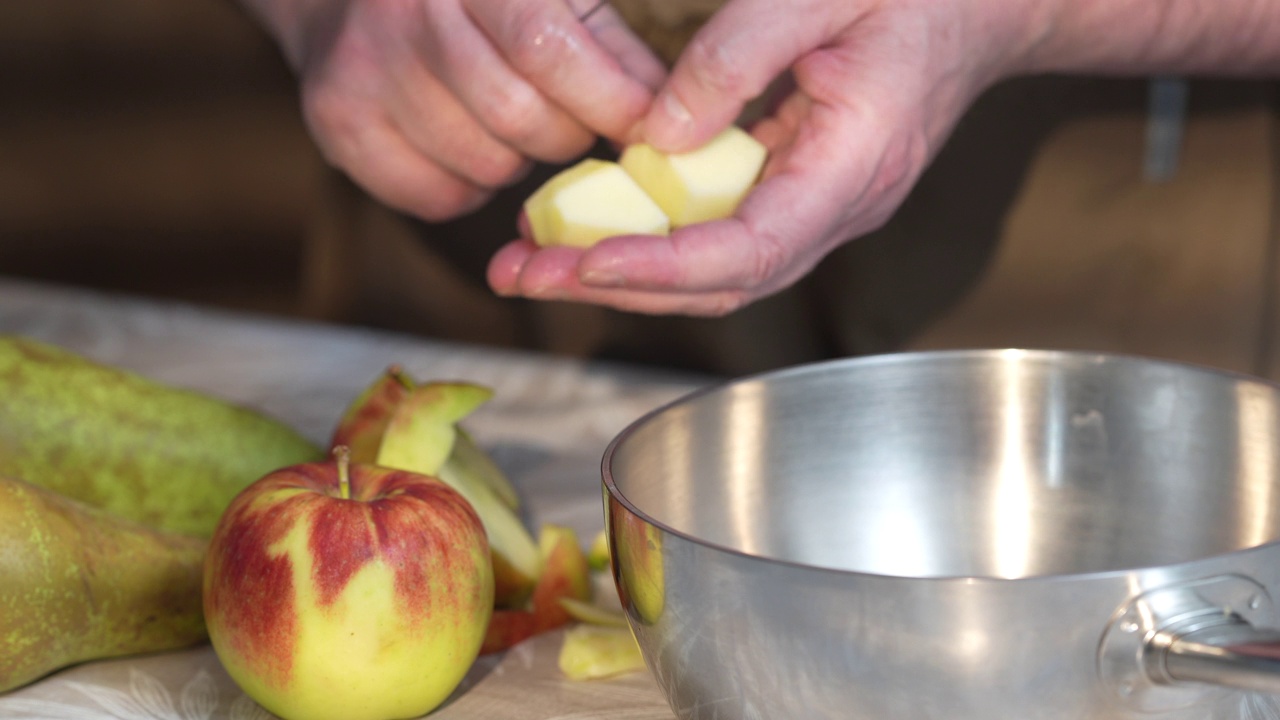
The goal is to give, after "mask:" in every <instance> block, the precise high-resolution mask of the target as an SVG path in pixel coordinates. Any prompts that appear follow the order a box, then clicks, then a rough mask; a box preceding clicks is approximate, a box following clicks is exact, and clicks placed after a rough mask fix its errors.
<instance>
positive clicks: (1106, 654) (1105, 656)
mask: <svg viewBox="0 0 1280 720" xmlns="http://www.w3.org/2000/svg"><path fill="white" fill-rule="evenodd" d="M1098 672H1099V680H1100V681H1101V682H1102V684H1103V685H1104V686H1105V687H1107V688H1108V689H1109V690H1110V691H1111V695H1112V697H1113V698H1114V699H1115V700H1116V701H1117V702H1119V703H1121V704H1122V705H1124V706H1126V707H1128V708H1130V709H1133V710H1138V711H1141V712H1152V713H1158V712H1165V711H1170V710H1174V709H1178V708H1186V707H1191V706H1194V705H1196V704H1198V703H1201V702H1204V701H1205V700H1206V699H1207V696H1210V695H1214V694H1221V693H1224V692H1227V691H1229V690H1233V689H1234V690H1248V691H1255V692H1261V693H1267V694H1270V695H1275V696H1277V698H1276V699H1277V700H1280V626H1277V623H1276V613H1275V611H1274V608H1273V607H1272V601H1271V597H1270V595H1269V594H1268V593H1267V591H1266V588H1264V587H1263V586H1262V585H1261V584H1259V583H1258V582H1257V581H1255V580H1253V579H1251V578H1248V577H1245V576H1242V575H1219V576H1214V577H1211V578H1206V579H1201V580H1195V581H1191V582H1183V583H1177V584H1174V585H1169V586H1164V587H1160V588H1156V589H1154V590H1148V591H1146V592H1144V593H1142V594H1140V595H1138V596H1136V597H1134V598H1132V599H1131V600H1130V601H1129V602H1128V603H1126V604H1125V605H1124V606H1123V607H1121V608H1120V609H1119V610H1118V611H1117V612H1116V613H1115V615H1113V616H1112V619H1111V623H1110V624H1109V625H1108V627H1107V629H1106V631H1105V632H1104V633H1103V636H1102V642H1101V643H1100V645H1099V648H1098Z"/></svg>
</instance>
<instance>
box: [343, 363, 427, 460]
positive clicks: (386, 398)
mask: <svg viewBox="0 0 1280 720" xmlns="http://www.w3.org/2000/svg"><path fill="white" fill-rule="evenodd" d="M413 385H414V382H413V380H412V379H411V378H409V376H408V375H406V374H405V373H404V371H403V370H402V369H401V367H400V366H399V365H391V366H390V367H388V368H387V369H386V370H385V371H383V372H382V374H380V375H378V377H377V378H376V379H375V380H374V381H373V382H372V383H370V384H369V386H368V387H366V388H365V389H364V390H363V391H362V392H361V393H360V394H359V395H358V396H356V399H355V400H353V401H352V402H351V404H350V405H349V406H348V407H347V409H346V411H345V412H343V414H342V418H341V419H340V420H339V421H338V425H337V427H336V428H334V431H333V438H332V439H330V440H329V448H330V449H331V450H332V449H333V448H336V447H338V446H345V447H346V448H347V449H348V457H350V458H351V462H353V463H372V462H373V461H374V460H376V459H377V457H378V446H379V445H381V444H382V434H383V433H384V432H386V430H387V423H388V422H390V420H391V416H392V415H393V414H395V410H396V407H397V406H399V405H400V403H401V402H402V401H404V399H405V398H407V397H408V396H409V391H410V390H412V389H413Z"/></svg>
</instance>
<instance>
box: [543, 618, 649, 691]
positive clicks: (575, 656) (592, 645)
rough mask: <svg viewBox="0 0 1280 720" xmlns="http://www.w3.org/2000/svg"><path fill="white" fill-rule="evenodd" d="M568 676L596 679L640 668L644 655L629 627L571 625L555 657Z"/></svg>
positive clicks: (576, 678) (641, 668) (571, 678)
mask: <svg viewBox="0 0 1280 720" xmlns="http://www.w3.org/2000/svg"><path fill="white" fill-rule="evenodd" d="M558 664H559V667H560V671H561V672H563V673H564V674H565V677H567V678H569V679H570V680H598V679H602V678H609V677H615V676H618V675H621V674H624V673H630V672H635V671H637V670H643V669H644V656H643V655H642V654H641V653H640V646H639V645H637V644H636V639H635V636H633V635H632V634H631V628H629V627H616V626H610V625H585V624H584V625H575V626H573V627H571V628H569V629H568V630H566V631H565V634H564V644H562V645H561V646H560V656H559V658H558Z"/></svg>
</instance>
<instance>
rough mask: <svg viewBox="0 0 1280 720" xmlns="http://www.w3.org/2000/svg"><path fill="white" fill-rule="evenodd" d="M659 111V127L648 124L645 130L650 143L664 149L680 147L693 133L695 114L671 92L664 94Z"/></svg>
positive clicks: (659, 102)
mask: <svg viewBox="0 0 1280 720" xmlns="http://www.w3.org/2000/svg"><path fill="white" fill-rule="evenodd" d="M658 111H659V113H660V115H659V117H658V124H657V127H656V128H655V127H653V123H648V124H647V126H646V128H645V130H646V131H647V134H648V136H649V138H648V139H649V142H650V143H651V144H653V145H657V146H658V147H663V148H671V147H680V146H681V145H682V144H683V143H684V141H685V139H686V138H687V137H689V134H690V133H691V132H692V131H693V113H691V112H689V108H687V107H685V106H684V103H682V102H680V98H678V97H676V95H675V93H673V92H670V91H667V92H665V93H663V94H662V98H661V99H660V100H659V101H658Z"/></svg>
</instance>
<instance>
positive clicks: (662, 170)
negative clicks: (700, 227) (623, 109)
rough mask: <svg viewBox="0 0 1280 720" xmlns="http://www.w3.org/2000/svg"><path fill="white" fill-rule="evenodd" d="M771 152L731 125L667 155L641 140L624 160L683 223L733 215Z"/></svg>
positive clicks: (674, 220) (673, 223)
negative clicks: (708, 138)
mask: <svg viewBox="0 0 1280 720" xmlns="http://www.w3.org/2000/svg"><path fill="white" fill-rule="evenodd" d="M766 155H767V152H766V150H765V147H764V145H761V144H760V141H758V140H756V139H755V138H753V137H751V135H749V134H747V132H746V131H744V130H742V129H741V128H738V127H730V128H728V129H727V130H725V131H724V132H722V133H720V134H719V135H717V136H716V137H714V138H712V140H711V141H710V142H708V143H707V144H706V145H703V146H702V147H700V148H698V149H696V150H691V151H689V152H684V153H675V154H671V155H668V154H665V153H661V152H659V151H658V150H657V149H655V148H654V147H653V146H652V145H648V144H644V143H641V144H636V145H632V146H630V147H628V148H627V149H626V150H625V151H623V153H622V158H621V159H620V160H619V163H620V164H621V165H622V168H623V169H624V170H626V171H627V174H629V175H630V176H631V177H632V178H634V179H635V181H636V183H637V184H638V185H639V186H640V187H641V188H643V189H644V191H645V192H646V193H648V194H649V197H651V198H653V200H654V202H656V203H657V204H658V207H660V208H662V211H663V212H664V213H666V215H667V217H668V218H670V220H671V226H672V227H675V228H678V227H683V226H685V225H692V224H694V223H700V222H706V221H708V220H719V219H721V218H726V217H729V216H730V215H733V213H734V211H735V210H737V209H738V204H739V203H740V202H742V198H744V197H746V195H747V192H749V191H750V190H751V188H752V186H754V185H755V183H756V179H757V178H758V177H759V175H760V169H761V168H762V167H764V161H765V156H766Z"/></svg>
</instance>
